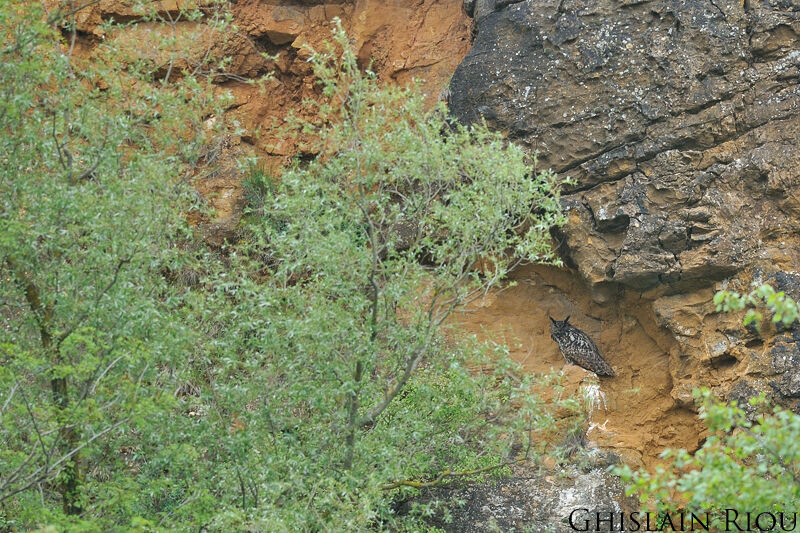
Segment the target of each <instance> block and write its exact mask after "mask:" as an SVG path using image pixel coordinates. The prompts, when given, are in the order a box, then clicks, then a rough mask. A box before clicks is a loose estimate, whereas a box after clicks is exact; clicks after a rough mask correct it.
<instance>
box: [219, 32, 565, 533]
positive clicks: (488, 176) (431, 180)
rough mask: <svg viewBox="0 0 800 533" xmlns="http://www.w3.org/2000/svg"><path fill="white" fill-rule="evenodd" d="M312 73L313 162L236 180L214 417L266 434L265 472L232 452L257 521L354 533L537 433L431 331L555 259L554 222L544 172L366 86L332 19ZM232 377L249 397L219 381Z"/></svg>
mask: <svg viewBox="0 0 800 533" xmlns="http://www.w3.org/2000/svg"><path fill="white" fill-rule="evenodd" d="M311 63H312V65H313V67H314V71H315V73H316V75H317V76H318V78H319V81H320V87H321V91H322V95H321V97H322V98H321V101H320V102H309V104H308V105H309V106H310V110H306V111H305V112H304V116H313V117H314V121H313V123H312V122H304V121H297V122H294V123H293V124H292V125H293V127H295V128H296V131H299V132H300V133H301V134H304V135H308V137H307V138H313V139H317V140H318V144H317V145H316V146H315V148H314V150H315V151H318V155H317V156H316V157H314V158H313V159H312V160H311V161H308V162H299V161H298V162H296V163H295V164H294V165H292V166H291V167H289V168H288V169H286V170H285V172H283V173H282V174H281V175H280V176H279V177H278V179H277V180H275V181H273V180H271V179H269V178H268V177H266V176H263V175H256V176H254V177H253V178H252V179H251V180H250V182H249V184H248V190H249V196H250V197H251V198H253V199H255V200H257V201H255V202H254V204H255V205H254V209H253V211H252V212H251V213H250V214H249V216H248V220H249V225H248V226H247V228H246V230H245V232H244V235H245V238H244V241H243V242H242V243H240V244H239V245H238V247H236V248H235V257H233V258H232V261H235V262H237V263H236V264H237V265H238V266H237V267H236V268H235V270H236V271H238V272H247V271H249V272H252V274H251V275H250V276H249V278H242V277H239V278H236V279H232V278H229V279H228V280H226V283H224V284H222V285H217V290H218V293H217V295H216V296H215V297H220V298H222V297H223V295H224V299H225V301H226V302H227V303H226V306H227V309H228V311H227V312H226V313H218V314H216V315H215V316H214V317H213V321H212V322H211V323H209V327H213V328H214V329H215V330H218V331H219V330H224V331H226V332H227V335H226V336H225V339H227V340H228V341H231V340H232V339H233V338H237V339H246V341H245V345H246V347H245V346H243V345H242V344H241V343H236V344H226V342H228V341H226V340H224V339H221V340H220V342H219V344H217V345H216V349H217V350H219V351H220V353H219V355H214V356H213V357H214V358H216V359H224V360H227V361H229V363H228V364H229V365H230V366H229V369H228V370H226V371H225V373H231V374H228V377H227V378H225V379H223V378H222V377H221V376H218V379H217V381H216V386H217V387H224V388H225V393H224V394H222V393H218V394H216V395H215V396H216V397H217V398H218V400H214V405H216V406H217V407H215V408H214V409H213V410H214V411H218V412H224V413H226V416H225V417H224V418H228V419H229V420H230V419H231V418H232V417H233V415H234V414H236V415H237V419H238V420H240V422H241V424H242V425H244V426H246V427H247V428H248V430H247V431H239V432H236V435H237V436H236V438H248V439H254V438H255V439H258V438H263V439H264V440H262V441H261V444H259V445H253V444H252V443H253V441H252V440H251V441H250V443H251V445H253V446H254V448H257V449H259V450H260V451H259V454H260V455H259V458H260V460H261V461H266V462H268V463H269V464H270V465H271V466H272V470H271V471H269V470H264V469H263V468H260V467H259V466H258V465H257V463H256V462H255V459H254V458H253V457H252V456H247V455H240V456H239V457H238V459H237V461H238V464H239V466H238V467H239V468H241V469H242V471H243V472H246V473H247V474H246V475H244V476H243V477H244V478H246V479H256V478H257V479H260V480H261V481H260V482H256V483H257V484H259V485H261V486H264V487H269V489H266V488H265V489H263V490H261V491H260V492H259V493H260V494H261V495H262V496H265V497H266V498H264V500H266V502H264V500H262V503H261V504H260V508H259V510H258V511H253V512H254V513H257V515H258V516H259V517H260V518H258V519H256V518H254V520H258V524H259V526H260V527H263V528H265V529H270V530H290V529H292V528H291V526H290V525H289V524H293V523H294V522H293V520H297V519H298V518H299V517H303V518H304V519H305V521H306V525H307V527H308V529H311V530H313V529H317V528H325V527H328V528H330V529H334V530H361V529H364V528H367V527H380V524H381V523H383V522H382V521H390V520H393V518H392V514H391V506H390V502H391V497H392V496H391V495H387V494H385V491H382V490H381V488H382V487H387V488H388V487H396V486H402V484H396V483H393V482H396V481H398V480H404V479H423V480H424V479H429V478H431V477H433V478H435V477H437V476H438V475H439V474H440V473H441V472H446V471H450V472H452V471H455V470H460V471H463V470H477V469H480V468H482V467H486V466H490V465H497V464H499V463H502V462H503V461H504V458H505V454H506V453H508V447H509V446H510V445H511V444H512V442H511V439H510V438H508V435H510V434H514V435H516V436H519V437H520V438H525V439H527V437H524V435H525V434H526V429H529V428H530V427H532V426H536V427H537V428H538V427H540V426H542V425H546V424H547V423H549V422H550V419H549V418H548V415H547V413H546V411H545V410H544V409H541V407H540V405H539V403H538V400H537V399H536V397H535V396H534V395H532V394H531V393H530V390H529V387H528V382H526V381H524V380H522V381H519V382H518V381H516V380H515V379H514V378H513V377H511V376H509V374H512V372H511V371H510V367H509V366H508V365H509V364H510V363H508V362H507V361H506V360H504V358H503V357H501V355H502V354H496V366H497V367H498V368H497V370H496V372H495V371H493V372H491V373H490V374H488V375H482V374H480V373H479V374H477V375H476V374H473V373H472V372H470V371H469V370H468V367H469V365H480V364H481V363H484V364H486V363H488V362H489V361H487V360H486V354H487V352H488V351H489V350H488V349H487V347H486V346H481V345H477V344H463V343H462V342H460V341H458V334H457V333H456V332H452V333H451V334H449V335H443V330H444V328H445V326H446V325H447V319H448V317H450V316H452V313H453V312H454V311H457V310H461V309H464V308H465V306H467V305H468V304H469V303H470V302H471V301H473V300H475V299H476V298H479V297H481V296H482V295H484V294H486V292H487V291H488V290H489V289H491V288H492V287H497V286H498V283H499V282H500V281H501V280H502V279H503V277H504V276H505V275H506V274H507V272H508V271H509V270H510V269H511V268H513V267H514V265H516V264H518V263H519V262H520V261H536V262H548V261H550V262H555V258H554V256H553V254H552V250H551V249H550V245H549V242H550V241H549V233H548V231H549V229H550V228H551V227H552V226H554V225H559V224H561V223H563V221H564V217H563V215H562V214H561V211H560V203H559V196H558V185H559V180H558V179H557V178H556V176H555V175H553V174H552V173H550V172H547V171H545V172H540V173H535V172H533V171H532V170H531V166H530V165H529V164H528V163H529V162H528V161H527V158H526V156H525V154H524V153H523V151H522V150H521V149H520V148H518V147H516V146H514V145H513V144H510V143H508V142H506V141H504V140H503V139H502V137H501V136H500V135H499V134H497V133H492V132H489V131H488V130H487V128H486V127H485V126H483V125H480V124H479V125H475V126H471V127H465V126H459V125H454V124H452V123H451V122H450V121H449V119H448V117H447V113H446V110H445V109H444V108H443V107H437V108H436V109H434V110H430V111H429V110H426V108H425V105H424V97H423V95H421V94H419V93H418V92H416V91H415V90H414V89H413V88H404V87H384V86H381V85H380V84H379V83H378V81H377V80H376V79H375V76H374V75H372V74H371V73H369V72H364V71H362V70H361V69H360V68H359V66H358V64H357V61H356V56H355V54H354V53H353V51H352V50H351V48H350V47H349V44H348V41H347V38H346V36H345V34H344V32H343V31H342V30H341V27H338V29H337V30H336V32H335V34H334V44H332V45H331V46H330V47H329V48H328V49H327V51H326V53H313V54H312V56H311ZM309 134H310V135H309ZM265 263H266V264H267V265H268V268H266V269H265V265H264V264H265ZM207 296H208V295H207ZM209 297H210V296H209ZM209 305H210V306H211V307H215V308H216V307H217V306H218V305H220V304H209ZM220 322H221V323H220ZM212 324H213V326H212ZM232 331H237V332H238V333H236V334H235V335H234V337H231V336H230V333H231V332H232ZM222 354H224V355H222ZM243 369H247V371H246V372H245V375H246V376H247V377H246V378H245V379H246V381H247V383H248V384H249V388H248V390H244V389H240V391H239V392H238V393H237V392H234V391H233V390H232V388H233V386H232V384H230V383H228V384H227V385H223V382H224V381H225V380H226V379H230V375H232V374H237V375H239V377H240V379H241V377H242V375H241V374H239V373H240V372H241V371H242V370H243ZM218 370H220V369H218ZM237 397H238V398H239V399H238V400H236V401H234V400H233V399H234V398H237ZM247 405H251V406H254V405H256V406H260V407H258V408H256V409H252V410H251V413H248V409H246V408H243V406H247ZM256 428H261V429H256ZM240 435H241V437H240ZM245 435H246V436H245ZM257 435H259V436H261V437H257ZM503 435H505V438H504V437H503ZM220 438H224V437H220ZM527 447H528V446H527V443H526V444H525V448H527ZM445 477H447V476H445ZM279 487H280V488H279ZM241 492H242V493H243V496H242V498H241V500H242V501H245V500H248V501H250V502H252V505H255V502H254V499H255V498H254V492H255V491H253V490H250V491H249V493H250V495H249V496H247V497H245V496H244V493H246V492H248V491H245V490H244V489H243V490H242V491H241ZM343 495H346V496H343ZM267 496H268V497H267ZM241 507H244V506H243V505H241V506H240V508H241Z"/></svg>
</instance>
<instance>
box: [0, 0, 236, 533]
mask: <svg viewBox="0 0 800 533" xmlns="http://www.w3.org/2000/svg"><path fill="white" fill-rule="evenodd" d="M91 4H93V3H91V2H90V3H89V4H84V5H78V4H74V3H72V2H64V3H60V7H59V8H58V9H56V10H54V11H45V10H44V8H43V6H42V5H40V3H38V2H11V3H9V2H3V3H1V4H0V80H2V83H0V132H2V135H1V136H0V269H2V270H1V271H0V272H1V273H2V283H1V284H0V301H2V302H3V303H2V308H1V309H0V313H2V317H3V328H2V330H1V331H0V442H2V443H3V445H2V449H0V504H2V506H3V507H2V508H3V509H5V510H6V511H5V512H6V513H7V514H8V516H13V517H15V519H16V520H18V521H17V522H16V523H22V524H30V522H27V520H42V519H44V520H47V518H46V517H48V516H52V517H54V518H53V520H58V518H57V517H58V516H59V513H58V512H56V511H53V513H50V511H49V510H53V509H54V508H53V507H52V506H51V503H52V500H53V498H56V497H57V498H58V499H59V500H60V504H61V508H62V511H63V514H64V515H68V516H78V515H81V514H85V513H86V512H87V511H88V509H89V508H90V507H91V505H93V502H92V494H91V492H92V490H94V489H93V487H94V485H93V483H95V482H96V481H97V477H98V472H100V474H99V475H100V476H103V475H105V473H106V472H105V469H104V468H98V465H103V464H107V463H104V461H103V459H102V457H101V456H102V453H103V451H104V448H103V446H104V444H103V443H104V442H107V441H108V440H109V439H110V438H111V437H112V436H114V435H117V436H119V435H122V434H124V432H125V431H126V430H130V428H131V427H132V426H135V424H133V421H135V420H136V419H137V417H141V416H143V415H144V414H146V413H148V412H150V411H152V410H153V409H154V404H156V403H158V402H159V401H160V396H161V395H162V392H163V391H161V390H159V389H158V387H157V385H158V380H157V379H156V378H155V375H156V373H157V372H158V370H159V367H160V366H161V365H169V364H171V363H172V361H171V359H170V358H171V357H172V355H173V354H175V353H176V352H177V351H179V350H180V349H181V346H182V344H183V340H182V339H183V338H184V337H185V335H184V334H183V333H182V332H181V326H180V325H179V324H171V323H168V322H167V321H166V320H165V317H166V315H165V310H166V309H168V308H169V307H170V305H171V304H170V299H171V298H173V297H174V294H173V292H174V291H171V290H170V288H169V287H168V286H167V285H166V283H165V282H164V278H163V276H161V275H160V274H159V271H158V270H159V268H162V267H163V266H165V265H168V264H170V263H171V262H173V261H174V260H176V259H175V258H176V253H175V252H174V250H173V243H174V242H175V241H176V239H181V238H184V239H185V238H186V237H187V236H188V230H187V227H186V223H185V221H184V217H183V215H182V213H181V211H182V210H184V209H188V208H190V207H191V205H192V203H191V202H192V200H191V196H190V195H189V194H188V191H187V187H186V186H185V185H182V184H181V181H182V178H184V177H185V175H186V174H185V173H186V172H187V171H188V170H189V169H190V167H191V166H192V165H196V164H197V162H198V154H199V153H200V151H201V148H202V146H203V145H204V143H205V142H206V137H205V136H206V132H205V128H204V127H203V126H202V120H201V119H202V117H203V116H204V114H206V113H209V112H212V111H215V110H218V109H219V105H218V102H217V101H216V100H215V99H214V98H213V97H212V96H211V91H210V86H209V82H208V79H207V78H206V79H205V80H203V79H199V78H194V77H192V76H191V74H190V73H188V72H187V73H185V75H184V76H183V79H182V80H181V83H180V85H176V84H172V83H170V82H168V81H167V80H166V79H164V80H158V79H156V76H157V73H158V72H159V70H160V68H161V67H162V65H159V64H155V63H154V62H153V61H137V62H134V63H131V62H129V61H128V59H129V58H128V56H127V55H126V54H127V52H126V50H125V49H124V48H123V47H122V46H121V45H120V43H119V41H118V40H116V39H115V38H114V37H115V35H116V34H117V33H119V32H120V31H122V27H119V26H113V25H111V24H108V25H107V26H106V30H107V36H108V37H109V38H108V39H106V40H105V41H104V42H102V43H100V44H98V45H97V46H96V47H95V48H94V49H93V51H92V53H91V57H90V58H89V59H88V60H87V59H86V58H83V59H82V58H79V57H77V56H76V55H75V54H74V51H75V47H76V42H77V40H78V38H79V36H78V34H77V29H76V26H75V24H76V23H75V17H76V14H77V13H78V11H79V10H80V9H82V8H85V7H86V6H87V5H91ZM142 13H143V14H142V18H143V19H153V18H155V17H157V14H155V13H152V12H151V13H149V14H148V12H146V11H143V12H142ZM207 14H208V15H209V16H207V17H205V20H206V21H207V23H208V24H209V25H215V26H216V27H217V28H220V29H222V28H223V27H224V25H225V18H224V17H217V16H216V15H215V14H214V12H213V10H212V11H207ZM201 15H202V14H201V13H200V12H199V11H198V10H197V8H196V7H195V8H189V9H186V10H184V11H182V12H181V15H180V16H181V17H190V18H195V19H196V18H197V17H200V16H201ZM153 44H154V45H156V46H158V43H153ZM200 61H202V62H204V63H205V64H206V68H207V69H212V68H213V64H212V63H211V62H210V61H209V57H208V56H207V57H204V58H201V60H200ZM43 511H44V512H43ZM20 521H21V522H20ZM2 528H3V525H2V521H0V529H2Z"/></svg>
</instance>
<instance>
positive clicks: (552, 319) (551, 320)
mask: <svg viewBox="0 0 800 533" xmlns="http://www.w3.org/2000/svg"><path fill="white" fill-rule="evenodd" d="M547 318H549V319H550V322H552V323H553V324H555V323H556V322H557V320H556V319H555V318H553V317H551V316H550V315H547Z"/></svg>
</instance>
